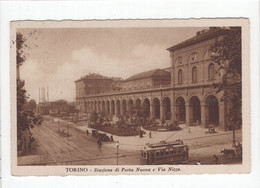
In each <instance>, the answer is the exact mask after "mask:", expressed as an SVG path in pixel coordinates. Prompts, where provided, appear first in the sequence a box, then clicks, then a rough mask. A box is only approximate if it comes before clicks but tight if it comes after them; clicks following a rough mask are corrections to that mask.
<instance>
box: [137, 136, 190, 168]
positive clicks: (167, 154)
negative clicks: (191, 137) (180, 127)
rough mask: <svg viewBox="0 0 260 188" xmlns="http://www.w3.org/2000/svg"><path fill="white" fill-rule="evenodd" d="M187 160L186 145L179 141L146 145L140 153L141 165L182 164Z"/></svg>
mask: <svg viewBox="0 0 260 188" xmlns="http://www.w3.org/2000/svg"><path fill="white" fill-rule="evenodd" d="M188 159H189V149H188V145H187V144H184V143H183V141H181V140H176V141H171V142H166V141H161V142H159V143H154V144H149V143H148V144H146V146H145V147H144V149H143V150H142V151H141V165H160V164H183V163H186V162H187V161H188Z"/></svg>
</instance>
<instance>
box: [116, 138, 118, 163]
mask: <svg viewBox="0 0 260 188" xmlns="http://www.w3.org/2000/svg"><path fill="white" fill-rule="evenodd" d="M118 149H119V141H117V142H116V165H118V155H119V153H118Z"/></svg>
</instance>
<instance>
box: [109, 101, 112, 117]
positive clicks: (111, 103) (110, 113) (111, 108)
mask: <svg viewBox="0 0 260 188" xmlns="http://www.w3.org/2000/svg"><path fill="white" fill-rule="evenodd" d="M109 107H110V115H113V108H112V101H110V106H109Z"/></svg>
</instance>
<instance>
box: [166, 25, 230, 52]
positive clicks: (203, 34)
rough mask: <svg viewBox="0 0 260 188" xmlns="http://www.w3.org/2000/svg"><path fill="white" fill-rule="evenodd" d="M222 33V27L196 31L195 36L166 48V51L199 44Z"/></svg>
mask: <svg viewBox="0 0 260 188" xmlns="http://www.w3.org/2000/svg"><path fill="white" fill-rule="evenodd" d="M224 31H225V29H224V28H222V27H210V28H209V29H204V30H202V31H198V32H197V33H196V36H194V37H192V38H190V39H188V40H185V41H183V42H181V43H179V44H176V45H174V46H172V47H170V48H167V50H169V51H174V50H177V49H180V48H183V47H186V46H188V45H192V44H196V43H197V42H201V41H203V40H207V39H210V38H213V37H216V36H218V35H219V34H221V33H222V32H224Z"/></svg>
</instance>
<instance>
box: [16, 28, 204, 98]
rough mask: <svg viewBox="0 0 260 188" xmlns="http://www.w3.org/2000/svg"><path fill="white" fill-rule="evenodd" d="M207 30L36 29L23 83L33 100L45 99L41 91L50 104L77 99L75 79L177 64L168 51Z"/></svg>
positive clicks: (27, 33)
mask: <svg viewBox="0 0 260 188" xmlns="http://www.w3.org/2000/svg"><path fill="white" fill-rule="evenodd" d="M202 29H205V28H198V27H193V28H176V27H175V28H174V27H171V28H170V27H168V28H156V27H154V28H35V29H34V28H30V29H19V30H17V32H20V33H22V34H23V36H24V37H25V39H26V45H27V46H28V47H27V48H25V49H24V51H25V55H26V61H25V62H24V64H23V65H22V66H21V69H20V75H21V79H23V80H25V89H26V90H27V92H28V94H29V97H30V99H34V100H36V102H38V101H39V87H45V88H47V86H48V88H49V100H50V101H55V100H58V99H64V100H67V101H75V96H76V90H75V83H74V81H75V80H77V79H79V78H80V77H81V76H84V75H87V74H89V73H99V74H101V75H104V76H109V77H121V78H123V79H126V78H128V77H130V76H132V75H134V74H137V73H140V72H143V71H148V70H151V69H156V68H161V69H162V68H167V67H170V66H171V60H170V54H169V52H168V51H167V50H166V49H167V48H169V47H171V46H173V45H176V44H178V43H179V42H182V41H183V40H186V39H189V38H190V37H193V36H195V34H196V32H197V31H200V30H202Z"/></svg>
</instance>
